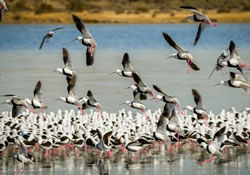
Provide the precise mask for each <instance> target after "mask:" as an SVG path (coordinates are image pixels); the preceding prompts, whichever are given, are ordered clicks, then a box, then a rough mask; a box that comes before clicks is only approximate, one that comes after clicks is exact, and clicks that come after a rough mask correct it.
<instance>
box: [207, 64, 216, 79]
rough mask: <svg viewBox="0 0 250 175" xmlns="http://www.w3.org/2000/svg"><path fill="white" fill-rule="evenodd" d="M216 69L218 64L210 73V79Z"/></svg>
mask: <svg viewBox="0 0 250 175" xmlns="http://www.w3.org/2000/svg"><path fill="white" fill-rule="evenodd" d="M216 69H217V66H216V67H214V68H213V70H212V72H211V73H210V74H209V77H208V79H210V78H211V77H212V75H213V73H214V71H215V70H216Z"/></svg>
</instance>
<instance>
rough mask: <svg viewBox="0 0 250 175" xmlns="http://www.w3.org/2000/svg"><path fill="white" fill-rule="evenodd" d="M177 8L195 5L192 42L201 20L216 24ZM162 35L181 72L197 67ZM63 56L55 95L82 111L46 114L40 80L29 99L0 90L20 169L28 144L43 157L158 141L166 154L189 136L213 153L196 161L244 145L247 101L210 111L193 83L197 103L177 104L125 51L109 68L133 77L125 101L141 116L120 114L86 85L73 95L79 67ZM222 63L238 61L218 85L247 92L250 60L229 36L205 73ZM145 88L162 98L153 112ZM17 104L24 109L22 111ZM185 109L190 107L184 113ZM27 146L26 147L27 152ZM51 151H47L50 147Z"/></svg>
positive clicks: (4, 136) (88, 38)
mask: <svg viewBox="0 0 250 175" xmlns="http://www.w3.org/2000/svg"><path fill="white" fill-rule="evenodd" d="M181 8H183V9H188V10H191V11H193V12H194V15H192V16H189V17H188V19H191V20H193V21H195V22H199V28H198V32H197V35H196V38H195V41H194V44H193V45H197V43H198V41H199V38H200V36H201V33H202V31H203V30H204V29H205V27H207V26H208V25H213V26H216V24H214V23H212V22H211V21H210V19H209V18H208V17H207V16H206V15H204V14H202V13H201V12H199V11H198V10H197V9H195V8H193V7H190V6H182V7H181ZM0 10H1V16H2V13H3V11H4V10H7V7H6V4H5V3H4V1H3V0H0ZM1 16H0V17H1ZM72 18H73V21H74V23H75V25H76V28H77V29H78V30H79V31H80V33H81V34H82V36H78V37H77V38H76V39H75V40H79V41H80V42H81V43H82V44H83V45H84V46H86V47H87V50H86V64H87V66H91V65H93V64H94V56H95V52H96V49H97V43H96V41H95V39H94V37H93V36H92V34H91V33H90V32H89V31H88V29H87V27H86V26H85V24H84V22H83V21H82V20H81V19H80V18H79V17H78V16H76V15H72ZM0 19H1V18H0ZM58 30H63V28H56V29H54V30H52V31H50V32H49V33H47V34H46V35H45V36H44V37H43V39H42V42H41V44H40V47H39V49H42V47H43V45H44V43H45V42H46V41H48V40H49V39H50V38H51V37H53V36H54V33H55V32H56V31H58ZM163 37H164V38H165V40H166V41H167V43H168V44H169V45H170V46H171V47H173V48H174V49H176V51H177V53H174V54H172V55H171V56H169V58H176V59H179V60H185V61H186V62H187V73H189V72H190V67H191V68H192V69H193V70H195V71H199V70H200V68H199V66H198V65H197V63H196V62H195V60H194V57H193V56H192V55H191V53H189V52H188V51H186V50H185V49H183V48H182V47H181V46H179V45H178V44H177V43H176V42H175V41H174V40H173V39H172V38H171V36H170V35H169V34H167V33H165V32H163ZM228 51H229V53H228ZM62 55H63V62H64V67H63V68H57V69H55V72H59V73H60V74H62V75H64V76H65V78H66V82H67V92H68V94H67V96H64V97H63V96H61V97H59V98H58V100H61V101H63V102H65V103H68V104H70V105H74V106H76V108H77V109H79V110H80V111H79V112H78V113H75V112H74V111H73V110H71V111H67V110H65V111H61V110H59V111H58V112H57V113H53V112H51V113H50V114H47V113H46V108H47V105H46V104H45V103H44V102H43V100H42V98H41V95H42V93H41V89H42V83H41V81H38V82H37V84H36V86H35V89H34V91H33V94H34V97H33V99H28V98H24V99H23V98H21V97H20V96H17V95H15V94H6V95H2V96H4V97H11V99H8V100H6V101H5V102H3V103H6V104H10V105H12V112H2V114H1V115H0V131H1V132H0V138H1V139H0V151H1V152H4V151H5V150H6V149H7V148H8V147H10V145H13V148H14V149H15V146H17V145H19V147H20V148H21V151H20V152H19V153H15V154H14V157H15V158H16V159H17V160H18V161H20V162H22V163H23V166H22V168H21V169H20V171H22V173H23V172H24V163H32V164H34V162H33V159H32V154H30V153H32V149H34V151H39V149H41V150H43V151H44V153H45V158H46V159H48V158H49V156H50V154H51V155H54V154H56V151H57V150H58V149H60V148H63V149H65V148H68V149H72V150H73V151H76V148H84V150H85V151H87V149H88V147H91V148H97V149H98V150H100V151H101V155H100V156H101V158H102V152H107V153H108V156H112V152H113V151H112V150H117V149H120V148H121V149H122V150H125V149H127V150H128V151H130V152H138V151H140V150H143V149H145V148H147V147H149V146H150V145H153V144H154V143H155V142H163V143H164V144H165V145H166V148H167V151H168V152H169V154H173V145H175V144H177V143H182V144H184V143H186V142H187V141H191V142H192V143H195V144H196V145H197V146H199V147H201V148H202V149H204V150H206V151H207V152H208V153H209V154H211V159H209V160H205V161H202V162H200V163H201V164H202V163H205V162H211V161H213V160H214V156H218V158H219V159H223V150H225V149H227V148H231V149H235V148H236V147H241V146H243V147H244V146H245V145H247V144H248V143H249V139H250V125H249V124H250V110H249V109H248V108H246V109H245V110H243V111H240V112H236V111H235V110H233V111H232V112H229V111H222V112H221V113H220V114H218V115H214V114H213V113H211V112H207V111H206V109H205V107H204V106H203V103H202V97H201V95H200V93H199V92H198V91H197V90H196V89H192V95H193V98H194V101H195V104H196V106H195V107H191V106H186V108H185V109H184V110H182V109H181V107H180V102H179V100H178V99H177V98H176V97H175V96H172V95H170V94H168V93H166V92H164V91H163V90H161V89H160V87H158V86H157V85H153V89H154V90H155V91H156V92H157V93H158V94H155V93H154V91H153V89H151V88H150V87H149V86H148V85H147V84H146V83H145V82H144V81H143V80H142V78H141V76H140V75H139V74H138V73H137V72H136V71H135V69H134V68H133V67H132V65H131V62H130V58H129V54H128V53H125V54H124V56H123V59H122V67H123V68H122V69H117V70H115V71H114V72H113V73H116V74H118V75H119V76H122V77H127V78H132V79H133V81H134V84H132V85H130V86H129V88H131V89H132V90H133V97H134V99H133V100H132V101H126V102H125V103H124V104H127V105H128V106H130V107H132V108H134V109H138V110H140V111H141V112H142V113H143V115H142V114H141V113H137V114H136V115H132V112H131V111H129V112H128V113H126V111H124V110H120V111H119V113H118V114H115V113H111V114H108V113H106V112H103V111H101V110H102V105H101V104H100V103H99V102H98V100H97V99H96V98H95V96H94V95H93V93H92V91H91V90H89V91H88V92H87V97H79V96H78V95H77V94H76V92H75V86H76V83H77V73H76V71H75V70H74V69H73V67H72V62H71V60H70V56H69V52H68V50H67V49H66V48H63V49H62ZM226 67H230V68H236V69H237V70H238V71H240V73H235V72H230V79H229V80H227V81H221V82H219V83H218V84H216V85H225V86H229V87H233V88H242V89H243V90H244V91H246V92H247V93H250V92H249V91H248V89H249V88H250V85H249V84H248V82H247V77H246V76H245V74H244V72H243V70H249V66H248V65H246V64H245V63H243V62H242V61H241V60H240V56H239V54H238V51H237V48H236V45H235V43H234V42H233V41H231V42H230V44H229V47H228V49H226V50H225V51H223V52H222V54H221V55H220V56H219V58H218V59H217V63H216V67H215V68H214V69H213V71H212V73H211V74H210V75H209V78H211V76H212V74H213V73H214V71H215V70H216V71H219V70H223V68H226ZM148 95H150V96H152V97H153V99H154V100H155V102H158V101H162V102H164V103H165V105H164V108H163V109H162V110H161V109H159V110H156V111H155V112H152V111H150V110H149V109H148V108H146V106H145V105H144V104H143V101H144V100H147V99H148V97H147V96H148ZM30 106H31V107H30ZM91 107H94V108H96V109H97V110H98V112H93V111H92V110H91V112H90V113H89V114H87V113H85V110H86V109H87V108H91ZM22 108H26V109H27V110H25V111H23V112H21V109H22ZM176 108H177V109H178V110H176ZM36 109H39V110H41V113H37V112H36V111H35V110H36ZM188 111H190V112H191V114H188ZM143 116H144V117H143ZM249 146H250V145H249ZM28 149H31V152H30V153H29V151H28ZM52 150H53V152H51V151H52ZM49 152H50V154H49ZM135 155H136V154H135ZM18 171H19V170H18ZM16 172H17V171H16Z"/></svg>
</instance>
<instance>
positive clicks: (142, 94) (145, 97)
mask: <svg viewBox="0 0 250 175" xmlns="http://www.w3.org/2000/svg"><path fill="white" fill-rule="evenodd" d="M137 94H139V95H138V96H139V100H138V101H140V102H141V100H147V94H146V93H140V92H138V91H136V90H135V91H133V96H134V99H135V98H138V97H137Z"/></svg>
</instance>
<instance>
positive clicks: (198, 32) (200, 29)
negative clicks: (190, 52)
mask: <svg viewBox="0 0 250 175" xmlns="http://www.w3.org/2000/svg"><path fill="white" fill-rule="evenodd" d="M206 27H207V24H206V23H200V24H199V27H198V31H197V33H196V37H195V40H194V44H193V46H195V45H197V43H198V41H199V39H200V36H201V33H202V32H203V30H204V29H205V28H206Z"/></svg>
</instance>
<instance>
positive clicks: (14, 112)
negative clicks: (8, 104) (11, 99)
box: [12, 105, 22, 118]
mask: <svg viewBox="0 0 250 175" xmlns="http://www.w3.org/2000/svg"><path fill="white" fill-rule="evenodd" d="M21 109H22V106H17V105H13V107H12V118H15V117H17V116H18V114H19V113H20V111H21Z"/></svg>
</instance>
